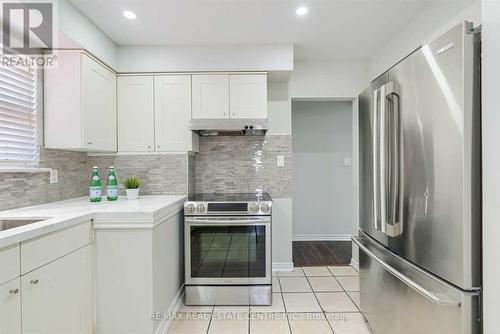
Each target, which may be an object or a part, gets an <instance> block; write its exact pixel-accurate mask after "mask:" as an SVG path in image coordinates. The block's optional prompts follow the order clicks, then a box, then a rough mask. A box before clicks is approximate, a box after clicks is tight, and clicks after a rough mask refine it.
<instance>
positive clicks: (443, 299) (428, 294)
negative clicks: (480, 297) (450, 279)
mask: <svg viewBox="0 0 500 334" xmlns="http://www.w3.org/2000/svg"><path fill="white" fill-rule="evenodd" d="M352 240H353V241H354V243H355V244H356V245H358V247H359V249H360V250H362V251H363V252H364V253H365V254H366V255H368V256H369V257H371V258H372V259H373V260H374V261H376V262H377V263H378V264H380V265H381V266H382V267H383V268H384V269H385V270H387V271H388V272H390V273H391V274H392V275H394V277H396V278H397V279H399V280H400V281H401V282H403V283H404V284H406V285H408V286H409V287H410V288H412V289H413V290H415V291H416V292H417V293H419V294H420V295H422V296H424V297H425V298H427V299H429V300H430V301H431V302H433V303H434V304H437V305H440V306H450V307H457V308H458V307H461V306H462V304H461V303H460V302H459V301H456V300H453V299H451V298H449V297H448V296H446V295H443V294H441V293H435V292H432V291H429V290H427V289H425V288H424V287H422V286H421V285H419V284H417V283H415V282H414V281H412V280H411V279H409V278H408V277H406V276H405V275H403V274H402V273H400V272H399V271H397V270H396V269H394V268H393V267H391V266H390V265H389V264H387V263H385V262H384V261H383V260H382V259H380V258H379V257H378V256H376V255H375V254H374V253H373V252H372V251H370V250H369V249H368V248H367V247H366V246H365V245H363V243H362V241H361V240H359V238H352Z"/></svg>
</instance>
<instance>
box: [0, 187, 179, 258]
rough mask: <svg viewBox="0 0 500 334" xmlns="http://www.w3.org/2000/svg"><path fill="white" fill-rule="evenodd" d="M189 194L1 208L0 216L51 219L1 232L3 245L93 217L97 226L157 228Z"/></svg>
mask: <svg viewBox="0 0 500 334" xmlns="http://www.w3.org/2000/svg"><path fill="white" fill-rule="evenodd" d="M185 200H186V196H178V195H158V196H141V197H140V198H139V199H137V200H133V201H129V200H127V199H126V198H125V197H119V198H118V200H117V201H114V202H109V201H107V200H106V198H103V200H102V201H101V202H98V203H91V202H90V201H89V198H88V197H81V198H76V199H71V200H66V201H60V202H53V203H48V204H42V205H36V206H29V207H25V208H19V209H14V210H7V211H0V219H6V218H26V219H33V218H48V219H45V220H43V221H40V222H37V223H33V224H29V225H25V226H21V227H18V228H13V229H10V230H6V231H0V248H3V247H7V246H9V245H12V244H15V243H18V242H21V241H24V240H28V239H31V238H35V237H38V236H40V235H43V234H46V233H49V232H54V231H56V230H58V229H62V228H65V227H68V226H71V225H75V224H78V223H81V222H84V221H88V220H90V219H93V220H94V228H95V229H110V228H131V229H147V228H153V227H154V226H155V224H157V223H158V222H160V221H161V220H162V219H163V218H164V217H167V216H169V215H170V214H173V213H175V212H177V211H179V210H180V209H181V208H182V206H183V203H184V201H185Z"/></svg>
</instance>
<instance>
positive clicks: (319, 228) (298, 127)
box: [292, 100, 353, 266]
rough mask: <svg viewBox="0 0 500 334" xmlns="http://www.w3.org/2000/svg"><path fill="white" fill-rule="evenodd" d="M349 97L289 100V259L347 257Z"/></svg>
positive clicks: (338, 260) (322, 261)
mask: <svg viewBox="0 0 500 334" xmlns="http://www.w3.org/2000/svg"><path fill="white" fill-rule="evenodd" d="M352 133H353V132H352V102H351V101H315V100H308V101H292V151H293V155H292V156H293V211H292V212H293V261H294V264H295V265H298V266H324V265H340V264H342V265H344V264H349V263H350V261H351V241H350V238H351V233H352V147H353V145H352Z"/></svg>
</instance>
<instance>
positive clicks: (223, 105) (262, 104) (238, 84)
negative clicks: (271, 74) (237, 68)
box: [192, 74, 267, 119]
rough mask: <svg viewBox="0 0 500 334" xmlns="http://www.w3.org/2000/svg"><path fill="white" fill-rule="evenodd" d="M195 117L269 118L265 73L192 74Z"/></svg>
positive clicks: (193, 116)
mask: <svg viewBox="0 0 500 334" xmlns="http://www.w3.org/2000/svg"><path fill="white" fill-rule="evenodd" d="M192 86H193V113H192V118H193V119H228V118H232V119H252V118H267V76H266V74H225V75H203V74H200V75H193V85H192Z"/></svg>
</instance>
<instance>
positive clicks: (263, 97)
mask: <svg viewBox="0 0 500 334" xmlns="http://www.w3.org/2000/svg"><path fill="white" fill-rule="evenodd" d="M229 91H230V110H231V114H230V118H267V77H266V75H265V74H243V75H230V76H229Z"/></svg>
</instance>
